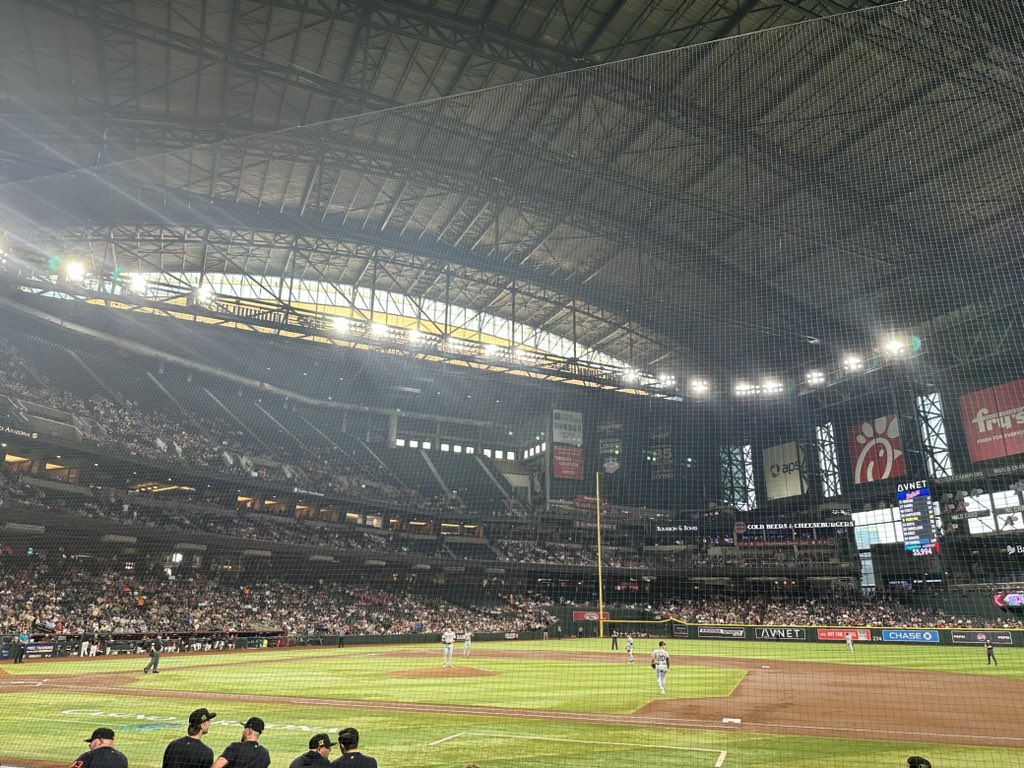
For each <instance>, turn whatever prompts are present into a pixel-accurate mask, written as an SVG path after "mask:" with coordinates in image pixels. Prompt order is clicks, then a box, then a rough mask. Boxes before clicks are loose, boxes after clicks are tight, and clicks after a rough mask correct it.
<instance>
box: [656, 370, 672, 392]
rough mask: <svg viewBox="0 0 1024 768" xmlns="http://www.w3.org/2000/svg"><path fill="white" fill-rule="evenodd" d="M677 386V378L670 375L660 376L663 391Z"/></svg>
mask: <svg viewBox="0 0 1024 768" xmlns="http://www.w3.org/2000/svg"><path fill="white" fill-rule="evenodd" d="M675 385H676V377H675V376H672V375H671V374H668V373H661V374H658V386H659V387H661V388H662V389H671V388H672V387H674V386H675Z"/></svg>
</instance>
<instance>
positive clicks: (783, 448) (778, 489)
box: [761, 442, 808, 499]
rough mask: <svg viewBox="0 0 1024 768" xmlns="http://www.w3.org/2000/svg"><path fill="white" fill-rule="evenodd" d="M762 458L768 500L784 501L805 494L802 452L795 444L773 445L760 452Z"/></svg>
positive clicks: (805, 470) (805, 485) (805, 471)
mask: <svg viewBox="0 0 1024 768" xmlns="http://www.w3.org/2000/svg"><path fill="white" fill-rule="evenodd" d="M761 454H762V456H763V457H764V480H765V491H766V492H767V493H768V498H769V499H784V498H786V497H788V496H801V495H803V494H804V493H807V487H808V486H807V468H806V466H805V465H804V452H803V450H802V449H801V448H800V446H799V445H798V444H797V443H796V442H790V443H783V444H782V445H773V446H772V447H771V448H765V449H764V450H763V451H762V452H761Z"/></svg>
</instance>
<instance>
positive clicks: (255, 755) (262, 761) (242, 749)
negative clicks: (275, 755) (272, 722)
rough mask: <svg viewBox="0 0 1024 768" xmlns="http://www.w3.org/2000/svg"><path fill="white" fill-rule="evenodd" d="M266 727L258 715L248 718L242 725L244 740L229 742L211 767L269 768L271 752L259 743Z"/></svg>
mask: <svg viewBox="0 0 1024 768" xmlns="http://www.w3.org/2000/svg"><path fill="white" fill-rule="evenodd" d="M265 727H266V724H265V723H264V722H263V721H262V720H261V719H260V718H258V717H250V718H249V719H248V720H246V721H245V723H244V724H243V725H242V740H241V741H236V742H234V743H233V744H228V746H227V748H226V749H225V750H224V752H223V754H221V756H220V757H218V758H217V759H216V760H215V761H214V763H213V765H212V766H211V768H229V767H230V768H267V766H269V765H270V753H269V752H268V751H267V749H266V747H264V746H262V745H261V744H260V743H259V741H260V736H262V735H263V729H264V728H265Z"/></svg>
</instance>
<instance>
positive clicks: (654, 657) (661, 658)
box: [651, 640, 672, 696]
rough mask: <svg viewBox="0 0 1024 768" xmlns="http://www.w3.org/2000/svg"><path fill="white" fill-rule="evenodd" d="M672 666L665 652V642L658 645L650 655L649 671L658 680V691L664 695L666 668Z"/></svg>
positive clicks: (666, 676)
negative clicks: (651, 670) (650, 670)
mask: <svg viewBox="0 0 1024 768" xmlns="http://www.w3.org/2000/svg"><path fill="white" fill-rule="evenodd" d="M671 665H672V662H671V661H670V660H669V657H668V651H666V650H665V641H664V640H662V641H661V642H660V643H658V648H657V650H655V651H654V652H653V653H652V654H651V669H653V670H654V672H655V675H657V678H658V690H659V691H661V695H662V696H664V695H665V681H666V680H668V668H669V667H670V666H671Z"/></svg>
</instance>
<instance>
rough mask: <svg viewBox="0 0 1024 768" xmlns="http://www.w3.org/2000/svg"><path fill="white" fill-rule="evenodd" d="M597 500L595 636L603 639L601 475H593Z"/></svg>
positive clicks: (598, 473) (597, 473)
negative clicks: (596, 627)
mask: <svg viewBox="0 0 1024 768" xmlns="http://www.w3.org/2000/svg"><path fill="white" fill-rule="evenodd" d="M594 482H595V493H594V497H595V498H596V499H597V626H598V630H597V635H598V637H604V568H603V566H602V564H601V473H600V472H596V473H595V474H594Z"/></svg>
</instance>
